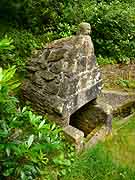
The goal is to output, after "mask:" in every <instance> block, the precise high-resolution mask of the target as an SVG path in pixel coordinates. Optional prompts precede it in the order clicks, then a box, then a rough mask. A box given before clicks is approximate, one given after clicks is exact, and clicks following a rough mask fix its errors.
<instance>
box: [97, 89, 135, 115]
mask: <svg viewBox="0 0 135 180" xmlns="http://www.w3.org/2000/svg"><path fill="white" fill-rule="evenodd" d="M98 101H99V102H103V103H106V104H109V105H111V106H112V109H113V114H114V115H118V114H119V113H120V111H121V112H122V111H124V109H126V110H127V109H128V108H131V109H132V108H133V109H135V93H133V92H132V93H129V92H121V91H110V90H103V91H102V94H101V96H100V97H98ZM127 113H129V112H127ZM127 113H126V115H129V114H130V113H129V114H127ZM120 114H121V113H120ZM126 115H125V116H126Z"/></svg>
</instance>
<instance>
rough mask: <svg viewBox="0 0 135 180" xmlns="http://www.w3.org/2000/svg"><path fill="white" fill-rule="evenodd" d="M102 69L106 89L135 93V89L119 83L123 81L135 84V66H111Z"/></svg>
mask: <svg viewBox="0 0 135 180" xmlns="http://www.w3.org/2000/svg"><path fill="white" fill-rule="evenodd" d="M100 68H101V73H102V78H103V84H104V89H111V90H122V91H135V88H132V87H131V88H127V87H124V86H123V85H122V83H119V82H120V81H121V82H122V80H129V81H133V82H134V83H135V64H128V65H126V64H122V65H121V64H114V65H112V64H111V65H104V66H102V67H100Z"/></svg>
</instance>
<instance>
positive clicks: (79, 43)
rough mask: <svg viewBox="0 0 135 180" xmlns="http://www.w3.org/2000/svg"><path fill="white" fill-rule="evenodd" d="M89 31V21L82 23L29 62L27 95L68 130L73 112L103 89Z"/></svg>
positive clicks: (40, 108)
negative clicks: (76, 30)
mask: <svg viewBox="0 0 135 180" xmlns="http://www.w3.org/2000/svg"><path fill="white" fill-rule="evenodd" d="M90 31H91V28H90V24H88V23H81V24H80V28H79V31H78V33H77V35H75V36H72V37H67V38H63V39H59V40H55V41H53V42H51V43H49V44H48V45H47V46H46V47H45V49H44V50H43V52H42V53H41V54H40V55H39V56H38V57H37V58H33V59H31V61H30V62H29V63H28V66H27V70H28V77H27V79H26V81H25V83H24V86H23V92H24V93H23V94H24V97H25V98H26V99H28V100H30V101H31V103H32V105H33V108H34V109H35V110H37V111H39V112H41V113H42V114H45V113H47V114H48V116H49V117H50V119H52V120H54V121H55V122H57V123H59V124H60V125H61V126H63V127H66V129H67V131H68V132H69V131H70V130H69V129H72V128H73V127H70V126H69V124H70V117H71V115H72V114H73V113H75V112H76V111H77V110H78V109H80V108H81V107H83V106H84V105H85V104H87V103H89V102H91V101H92V100H94V99H96V98H97V95H98V94H99V93H100V91H101V84H102V83H101V81H102V80H101V75H100V71H99V68H98V66H97V64H96V58H95V54H94V47H93V43H92V40H91V37H90V36H89V33H90ZM82 121H83V120H82ZM81 124H83V123H81ZM68 126H69V129H68V128H67V127H68ZM75 132H76V131H75ZM80 134H81V136H83V135H82V133H80Z"/></svg>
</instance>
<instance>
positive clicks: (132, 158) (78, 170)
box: [64, 117, 135, 180]
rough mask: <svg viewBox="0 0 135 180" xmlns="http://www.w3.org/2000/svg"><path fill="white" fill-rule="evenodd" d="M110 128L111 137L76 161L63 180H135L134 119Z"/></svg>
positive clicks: (119, 122)
mask: <svg viewBox="0 0 135 180" xmlns="http://www.w3.org/2000/svg"><path fill="white" fill-rule="evenodd" d="M113 126H114V131H113V136H111V137H108V138H107V139H106V141H105V142H103V143H99V144H97V145H96V146H95V147H93V148H91V149H89V150H87V152H84V153H83V154H82V155H81V156H80V157H79V158H78V159H76V160H75V163H74V164H73V166H72V168H71V169H72V170H71V173H70V174H69V175H68V176H67V177H66V178H64V180H135V117H132V118H130V120H129V121H127V122H126V123H122V120H121V121H115V122H114V125H113Z"/></svg>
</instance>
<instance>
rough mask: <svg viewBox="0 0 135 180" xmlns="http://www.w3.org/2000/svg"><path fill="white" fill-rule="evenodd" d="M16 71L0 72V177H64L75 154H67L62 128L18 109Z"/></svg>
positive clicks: (12, 69) (13, 68) (24, 109)
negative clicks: (14, 77)
mask: <svg viewBox="0 0 135 180" xmlns="http://www.w3.org/2000/svg"><path fill="white" fill-rule="evenodd" d="M15 70H16V69H15V67H11V68H10V69H7V70H2V68H1V69H0V119H1V120H0V164H1V169H0V176H1V177H3V178H5V179H8V178H11V179H23V180H24V179H36V178H37V177H45V178H46V177H48V178H49V177H50V176H54V175H53V173H54V174H55V175H56V176H62V175H65V173H67V171H69V170H70V165H71V161H72V156H73V155H74V153H73V154H72V153H69V152H68V149H71V148H70V146H69V145H68V144H67V143H65V141H64V136H63V134H62V130H61V128H59V127H57V126H56V125H55V124H53V123H49V122H48V120H47V119H46V118H43V117H42V116H39V115H36V114H34V113H33V112H32V111H31V110H29V109H27V108H26V107H24V108H23V109H22V110H21V109H20V108H19V104H18V102H17V99H16V98H15V97H14V96H13V93H14V89H15V88H16V87H18V86H19V84H18V82H16V81H14V80H13V76H14V74H15ZM71 150H72V152H73V149H71ZM49 168H50V169H52V170H51V172H50V171H49Z"/></svg>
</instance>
